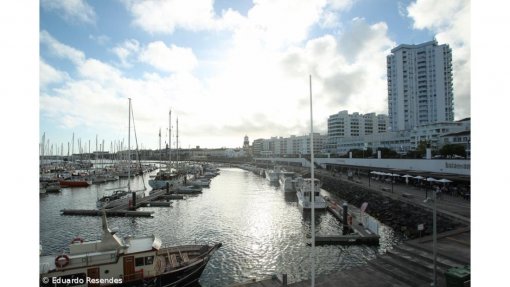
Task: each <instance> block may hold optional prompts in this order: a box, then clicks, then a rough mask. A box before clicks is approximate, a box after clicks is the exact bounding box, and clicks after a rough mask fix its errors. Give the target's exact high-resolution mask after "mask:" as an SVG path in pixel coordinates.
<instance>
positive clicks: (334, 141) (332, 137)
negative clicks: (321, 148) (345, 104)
mask: <svg viewBox="0 0 510 287" xmlns="http://www.w3.org/2000/svg"><path fill="white" fill-rule="evenodd" d="M388 126H389V119H388V116H387V115H382V114H380V115H376V114H375V113H369V114H364V115H363V114H360V113H352V114H349V112H348V111H346V110H344V111H340V112H338V113H337V114H334V115H330V116H329V118H328V137H327V144H326V147H325V148H326V149H327V150H328V151H330V152H336V148H337V146H339V145H340V144H341V143H342V141H343V140H344V139H346V138H351V137H363V136H367V135H372V134H379V133H384V132H386V131H387V129H388Z"/></svg>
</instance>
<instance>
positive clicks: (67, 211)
mask: <svg viewBox="0 0 510 287" xmlns="http://www.w3.org/2000/svg"><path fill="white" fill-rule="evenodd" d="M61 212H62V215H82V216H101V215H103V214H102V210H94V209H63V210H61ZM105 212H106V215H110V216H124V217H152V214H153V213H154V211H133V210H108V209H105Z"/></svg>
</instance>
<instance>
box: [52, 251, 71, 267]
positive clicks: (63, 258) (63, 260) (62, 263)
mask: <svg viewBox="0 0 510 287" xmlns="http://www.w3.org/2000/svg"><path fill="white" fill-rule="evenodd" d="M68 264H69V256H67V255H65V254H63V255H59V256H57V258H55V266H57V267H58V268H64V267H66V266H67V265H68Z"/></svg>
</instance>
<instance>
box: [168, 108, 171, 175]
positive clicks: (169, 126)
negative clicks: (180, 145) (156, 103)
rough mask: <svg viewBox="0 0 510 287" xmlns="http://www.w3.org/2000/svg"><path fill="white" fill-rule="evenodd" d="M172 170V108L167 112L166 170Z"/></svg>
mask: <svg viewBox="0 0 510 287" xmlns="http://www.w3.org/2000/svg"><path fill="white" fill-rule="evenodd" d="M171 171H172V110H170V111H169V112H168V172H169V173H171Z"/></svg>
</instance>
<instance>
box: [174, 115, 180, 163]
mask: <svg viewBox="0 0 510 287" xmlns="http://www.w3.org/2000/svg"><path fill="white" fill-rule="evenodd" d="M175 148H176V151H177V169H179V117H177V139H176V143H175Z"/></svg>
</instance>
